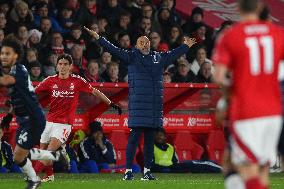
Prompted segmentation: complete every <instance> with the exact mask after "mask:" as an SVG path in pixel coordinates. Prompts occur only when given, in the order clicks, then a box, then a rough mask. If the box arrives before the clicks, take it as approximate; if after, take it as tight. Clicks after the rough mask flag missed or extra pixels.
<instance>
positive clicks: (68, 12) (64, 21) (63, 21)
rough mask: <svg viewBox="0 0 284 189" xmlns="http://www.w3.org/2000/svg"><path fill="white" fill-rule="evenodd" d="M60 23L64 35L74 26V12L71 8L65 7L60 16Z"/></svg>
mask: <svg viewBox="0 0 284 189" xmlns="http://www.w3.org/2000/svg"><path fill="white" fill-rule="evenodd" d="M58 23H59V24H60V26H61V27H62V29H63V33H68V32H69V31H70V28H71V26H72V25H73V24H74V18H73V11H72V9H71V8H69V7H64V8H63V9H61V10H60V12H59V15H58Z"/></svg>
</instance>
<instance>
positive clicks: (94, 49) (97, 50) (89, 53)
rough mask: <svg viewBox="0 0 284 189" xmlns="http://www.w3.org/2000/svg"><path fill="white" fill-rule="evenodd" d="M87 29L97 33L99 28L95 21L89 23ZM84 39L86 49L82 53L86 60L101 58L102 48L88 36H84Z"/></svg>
mask: <svg viewBox="0 0 284 189" xmlns="http://www.w3.org/2000/svg"><path fill="white" fill-rule="evenodd" d="M89 27H90V28H92V30H94V31H96V32H98V33H99V26H98V23H97V22H96V21H93V22H91V24H90V25H89ZM84 37H85V42H86V49H85V52H84V55H85V57H86V58H87V59H88V60H90V59H99V58H100V57H101V54H102V51H103V48H102V47H101V46H99V45H98V42H97V41H96V40H95V39H94V38H91V37H90V36H84Z"/></svg>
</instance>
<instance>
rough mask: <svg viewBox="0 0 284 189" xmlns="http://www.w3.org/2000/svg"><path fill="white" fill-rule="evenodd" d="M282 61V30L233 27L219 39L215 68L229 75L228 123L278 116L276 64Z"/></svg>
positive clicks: (250, 25)
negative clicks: (223, 67)
mask: <svg viewBox="0 0 284 189" xmlns="http://www.w3.org/2000/svg"><path fill="white" fill-rule="evenodd" d="M283 58H284V33H283V30H282V29H281V28H280V27H278V26H276V25H274V24H272V23H268V22H261V21H254V22H252V21H251V22H243V23H239V24H236V25H235V26H233V27H232V28H230V29H229V30H228V31H225V32H224V34H223V35H222V36H221V37H220V38H219V39H218V41H217V44H216V47H215V51H214V54H213V62H214V63H215V64H223V65H226V66H227V67H228V69H229V70H230V71H231V72H232V77H233V78H232V86H231V96H230V98H231V99H230V109H229V112H230V113H229V114H230V118H231V120H233V121H234V120H242V119H249V118H257V117H264V116H271V115H281V95H280V85H279V81H278V66H279V61H280V60H281V59H283Z"/></svg>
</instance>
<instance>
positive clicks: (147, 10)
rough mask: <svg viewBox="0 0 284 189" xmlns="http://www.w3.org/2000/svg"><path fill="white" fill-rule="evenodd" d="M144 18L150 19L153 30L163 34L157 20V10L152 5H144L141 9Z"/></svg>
mask: <svg viewBox="0 0 284 189" xmlns="http://www.w3.org/2000/svg"><path fill="white" fill-rule="evenodd" d="M141 11H142V17H147V18H150V19H151V21H152V30H153V31H157V32H158V33H161V32H162V31H161V26H160V24H159V22H158V21H157V20H156V18H155V9H154V7H153V6H152V5H151V4H150V3H144V4H143V5H142V7H141Z"/></svg>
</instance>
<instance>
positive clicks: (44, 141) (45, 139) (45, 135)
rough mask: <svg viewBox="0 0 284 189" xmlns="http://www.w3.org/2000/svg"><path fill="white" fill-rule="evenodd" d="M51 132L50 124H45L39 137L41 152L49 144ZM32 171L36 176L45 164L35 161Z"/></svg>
mask: <svg viewBox="0 0 284 189" xmlns="http://www.w3.org/2000/svg"><path fill="white" fill-rule="evenodd" d="M51 130H52V124H51V123H49V122H46V126H45V128H44V131H43V132H42V133H41V136H40V149H41V150H46V149H47V147H48V144H49V142H50V133H51ZM34 169H35V171H36V173H37V174H38V173H41V172H42V171H43V170H44V169H45V164H44V163H43V162H42V161H37V162H36V163H35V165H34Z"/></svg>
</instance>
